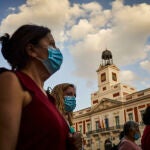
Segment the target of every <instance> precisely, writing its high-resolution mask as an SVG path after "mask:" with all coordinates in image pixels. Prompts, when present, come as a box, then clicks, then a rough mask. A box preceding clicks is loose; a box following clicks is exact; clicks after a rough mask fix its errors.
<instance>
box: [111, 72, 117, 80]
mask: <svg viewBox="0 0 150 150" xmlns="http://www.w3.org/2000/svg"><path fill="white" fill-rule="evenodd" d="M112 80H113V81H117V75H116V73H114V72H112Z"/></svg>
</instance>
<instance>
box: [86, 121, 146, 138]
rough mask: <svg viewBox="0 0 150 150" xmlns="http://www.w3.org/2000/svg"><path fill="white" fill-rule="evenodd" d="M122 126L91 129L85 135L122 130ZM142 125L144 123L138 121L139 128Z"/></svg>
mask: <svg viewBox="0 0 150 150" xmlns="http://www.w3.org/2000/svg"><path fill="white" fill-rule="evenodd" d="M123 126H124V125H118V126H112V127H108V128H99V129H97V130H92V131H89V132H86V135H87V136H88V135H90V134H95V133H104V132H108V131H112V132H115V131H118V130H123ZM143 127H144V124H143V123H140V124H139V128H143Z"/></svg>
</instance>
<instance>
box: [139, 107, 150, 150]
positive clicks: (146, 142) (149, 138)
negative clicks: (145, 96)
mask: <svg viewBox="0 0 150 150" xmlns="http://www.w3.org/2000/svg"><path fill="white" fill-rule="evenodd" d="M142 119H143V123H144V124H145V125H146V126H145V128H144V132H143V135H142V139H141V144H142V150H149V149H150V106H148V107H147V108H146V110H145V112H144V114H143V117H142Z"/></svg>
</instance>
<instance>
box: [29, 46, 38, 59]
mask: <svg viewBox="0 0 150 150" xmlns="http://www.w3.org/2000/svg"><path fill="white" fill-rule="evenodd" d="M26 51H27V54H28V55H29V56H31V57H37V53H36V52H35V47H34V45H32V44H28V45H27V46H26Z"/></svg>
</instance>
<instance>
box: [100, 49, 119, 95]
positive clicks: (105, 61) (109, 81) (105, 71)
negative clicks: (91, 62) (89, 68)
mask: <svg viewBox="0 0 150 150" xmlns="http://www.w3.org/2000/svg"><path fill="white" fill-rule="evenodd" d="M101 58H102V63H101V64H100V66H99V68H98V70H97V75H98V88H99V91H100V92H104V91H107V90H110V89H111V86H112V85H115V84H117V83H120V80H119V69H118V67H116V66H115V65H114V64H113V56H112V53H111V51H109V50H107V49H106V50H105V51H103V52H102V57H101Z"/></svg>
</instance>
